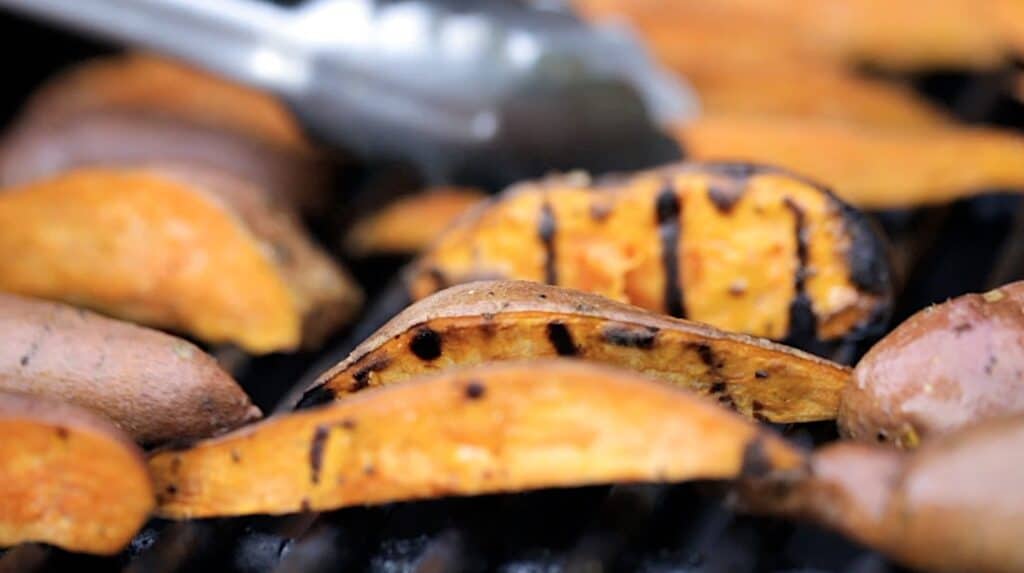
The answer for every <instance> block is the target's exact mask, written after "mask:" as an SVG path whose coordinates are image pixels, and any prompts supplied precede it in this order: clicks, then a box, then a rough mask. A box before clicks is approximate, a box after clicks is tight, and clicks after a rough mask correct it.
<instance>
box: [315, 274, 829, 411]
mask: <svg viewBox="0 0 1024 573" xmlns="http://www.w3.org/2000/svg"><path fill="white" fill-rule="evenodd" d="M554 356H567V357H577V358H582V359H585V360H591V361H594V362H605V363H607V364H609V365H613V366H621V367H624V368H629V369H633V370H637V371H639V372H643V373H644V374H647V375H649V376H651V377H653V378H657V379H660V380H664V381H666V382H670V383H672V384H675V385H677V386H682V387H684V388H688V389H690V390H693V391H696V392H698V393H700V394H704V395H708V396H710V397H711V398H713V399H716V400H718V401H719V402H720V403H722V404H724V405H726V406H728V407H731V408H734V409H736V410H737V411H739V412H741V413H743V414H744V415H746V416H749V417H753V418H756V419H760V420H766V421H771V422H805V421H811V420H823V419H829V418H832V417H834V416H835V413H836V408H837V407H838V404H839V393H840V391H841V390H842V388H843V386H844V385H845V384H846V382H847V379H848V377H849V370H848V369H847V368H844V367H842V366H839V365H837V364H834V363H831V362H828V361H826V360H822V359H820V358H817V357H815V356H811V355H809V354H805V353H803V352H800V351H797V350H793V349H790V348H786V347H784V346H780V345H777V344H772V343H770V342H768V341H765V340H758V339H755V338H750V337H747V336H743V335H737V334H729V333H725V332H722V331H719V330H717V329H714V328H711V327H708V326H705V325H703V324H699V323H693V322H689V321H685V320H679V319H672V318H668V317H665V316H662V315H658V314H655V313H651V312H648V311H644V310H643V309H639V308H636V307H632V306H629V305H625V304H622V303H618V302H614V301H611V300H608V299H605V298H602V297H599V296H596V295H592V294H589V293H584V292H579V291H572V290H568V289H561V288H557V287H552V286H547V285H541V284H537V283H530V282H524V281H503V282H477V283H471V284H468V285H460V286H455V287H451V288H448V289H445V290H443V291H441V292H439V293H437V294H434V295H432V296H429V297H427V298H425V299H423V300H421V301H419V302H418V303H416V304H414V305H412V306H411V307H409V308H407V309H406V310H405V311H404V312H402V313H401V314H399V315H398V316H396V317H395V318H394V319H392V320H391V321H390V322H389V323H388V324H386V325H384V326H383V327H382V328H381V329H380V330H378V331H377V332H376V333H375V334H374V335H373V336H371V337H370V338H369V339H367V340H366V342H364V343H363V344H361V345H360V346H359V347H358V348H356V349H355V350H354V351H353V352H352V354H351V355H350V356H349V357H348V358H347V359H346V360H344V361H343V362H341V363H340V364H338V365H337V366H335V367H334V368H331V369H330V370H329V371H327V372H325V373H324V374H323V375H322V376H320V378H319V379H318V380H317V381H316V382H315V383H314V385H313V386H312V387H311V388H310V389H309V390H308V391H307V392H306V394H305V397H304V400H303V401H302V402H301V403H300V406H303V407H308V406H312V405H317V404H321V403H324V402H327V401H330V400H333V399H336V398H340V397H344V396H346V395H348V394H351V393H353V392H357V391H359V390H362V389H364V388H367V387H370V386H379V385H385V384H393V383H396V382H401V381H404V380H408V379H409V378H413V377H415V376H418V375H421V374H423V373H427V372H432V371H437V370H443V369H447V368H451V367H453V366H463V365H472V364H479V363H485V362H493V361H498V360H515V359H531V358H543V357H554Z"/></svg>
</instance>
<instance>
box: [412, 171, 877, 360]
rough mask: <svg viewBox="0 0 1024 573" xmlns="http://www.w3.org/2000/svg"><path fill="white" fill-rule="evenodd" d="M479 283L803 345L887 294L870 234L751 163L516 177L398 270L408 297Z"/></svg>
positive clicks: (857, 318) (828, 199)
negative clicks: (508, 282)
mask: <svg viewBox="0 0 1024 573" xmlns="http://www.w3.org/2000/svg"><path fill="white" fill-rule="evenodd" d="M485 278H506V279H523V280H532V281H536V282H545V283H548V284H556V285H559V286H565V287H569V288H576V289H580V290H585V291H589V292H594V293H597V294H601V295H603V296H605V297H608V298H611V299H614V300H619V301H625V302H629V303H632V304H634V305H637V306H640V307H643V308H647V309H649V310H654V311H658V312H663V313H666V314H670V315H672V316H677V317H683V318H690V319H693V320H697V321H700V322H706V323H708V324H711V325H713V326H716V327H719V328H722V329H725V330H731V331H736V332H743V333H747V334H752V335H755V336H762V337H765V338H771V339H774V340H783V339H785V340H787V341H788V342H790V343H792V344H793V345H794V346H802V347H808V346H814V344H815V343H817V342H820V341H836V340H843V339H848V338H857V337H859V336H862V335H863V333H864V332H865V331H868V330H871V329H872V328H875V327H877V326H878V324H879V323H880V322H882V321H884V319H885V317H886V313H887V308H888V306H889V302H890V299H891V285H890V279H889V267H888V260H887V259H886V255H885V253H884V248H883V246H882V244H881V242H880V238H879V236H878V235H877V234H876V232H875V231H874V229H873V228H872V227H870V226H869V225H868V224H867V222H866V221H865V220H864V219H863V218H862V217H861V216H860V215H859V214H858V213H856V212H855V211H853V210H852V209H850V208H848V207H847V206H845V205H843V204H842V203H840V202H839V201H837V200H836V199H835V198H834V197H832V196H831V195H830V194H829V193H828V192H827V190H824V189H822V188H820V187H817V186H815V185H813V184H811V183H808V182H806V181H804V180H802V179H800V178H797V177H793V176H791V175H789V174H787V173H785V172H780V171H777V170H774V169H770V168H765V167H759V166H753V165H749V164H733V163H720V164H695V165H683V166H670V167H666V168H662V169H658V170H652V171H646V172H640V173H637V174H635V175H632V176H626V177H609V178H606V179H604V180H599V181H598V182H596V183H591V181H590V180H589V178H586V177H583V176H578V175H569V176H564V177H561V178H549V179H547V180H543V181H541V182H538V183H525V184H521V185H518V186H515V187H513V188H511V189H509V190H507V191H505V192H504V193H502V194H501V195H500V196H499V197H497V198H495V199H494V200H493V201H492V202H490V203H487V204H485V205H483V206H481V207H479V208H477V209H476V210H474V211H473V212H472V213H470V214H467V215H466V216H465V217H464V218H462V219H460V220H459V222H458V224H456V225H455V226H453V227H452V228H451V229H449V231H448V232H447V233H445V235H443V236H442V237H441V238H439V239H438V241H437V242H436V243H435V244H434V245H433V247H432V249H431V250H430V251H428V252H427V253H425V254H424V255H423V256H422V257H421V258H420V260H419V261H418V262H417V263H416V264H415V265H414V267H413V268H412V271H411V272H410V274H409V285H410V287H409V290H410V292H411V294H412V295H413V297H414V298H422V297H424V296H426V295H427V294H430V293H431V292H434V291H436V290H439V289H441V288H444V287H445V286H448V285H451V284H458V283H462V282H468V281H472V280H480V279H485Z"/></svg>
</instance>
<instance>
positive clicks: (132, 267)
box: [0, 168, 361, 353]
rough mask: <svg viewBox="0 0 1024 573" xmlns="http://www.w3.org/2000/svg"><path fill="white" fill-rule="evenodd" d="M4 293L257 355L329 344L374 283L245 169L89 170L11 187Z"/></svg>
mask: <svg viewBox="0 0 1024 573" xmlns="http://www.w3.org/2000/svg"><path fill="white" fill-rule="evenodd" d="M0 251H2V252H6V253H18V256H9V257H3V259H2V260H0V290H6V291H10V292H14V293H18V294H24V295H31V296H38V297H41V298H48V299H56V300H64V301H71V302H75V303H79V304H82V305H84V306H88V307H92V308H96V309H99V310H101V311H103V312H104V313H106V314H110V315H113V316H117V317H120V318H126V319H128V320H132V321H136V322H141V323H144V324H148V325H153V326H158V327H163V328H169V329H175V330H181V331H185V332H188V333H189V334H192V335H194V336H196V337H197V338H200V339H202V340H205V341H208V342H212V343H221V342H232V343H236V344H238V345H239V346H241V347H243V348H244V349H245V350H247V351H249V352H252V353H262V352H271V351H280V350H291V349H294V348H296V347H297V346H298V345H299V343H300V341H305V342H306V343H308V344H315V343H316V342H317V340H318V339H319V337H320V336H322V335H323V334H324V333H326V332H327V331H329V330H330V329H331V328H333V327H335V326H337V325H338V324H339V323H340V322H343V321H344V320H345V319H347V318H348V317H349V316H351V314H352V313H353V311H354V309H355V307H356V306H357V305H358V303H359V301H360V298H361V294H360V293H359V291H358V288H357V287H356V286H355V285H354V284H353V282H352V281H351V279H349V278H348V276H347V275H346V274H345V273H344V271H342V270H341V269H340V268H338V267H337V266H336V265H335V264H334V263H333V262H332V261H331V260H330V259H329V258H328V257H327V255H326V254H325V253H323V252H322V251H320V250H319V249H318V248H317V247H316V246H315V245H314V244H313V243H312V242H311V240H310V239H308V238H307V237H306V235H305V233H304V232H303V230H302V229H301V227H300V226H299V224H298V222H297V219H296V218H295V217H294V215H291V214H290V212H289V211H287V210H286V209H283V208H274V207H272V206H271V204H270V203H269V199H268V198H267V197H265V196H264V195H263V194H261V193H260V192H259V190H258V189H255V188H252V187H250V186H249V185H247V184H246V183H244V182H242V181H240V180H237V179H235V178H233V177H230V176H227V175H223V174H219V173H212V172H203V171H200V170H197V169H191V168H190V169H188V170H187V171H185V170H182V169H146V170H142V169H140V170H135V169H103V168H92V169H82V170H78V171H74V172H71V173H68V174H66V175H63V176H60V177H57V178H55V179H51V180H46V181H41V182H38V183H35V184H31V185H27V186H25V187H21V188H16V189H11V190H8V191H6V192H4V193H0Z"/></svg>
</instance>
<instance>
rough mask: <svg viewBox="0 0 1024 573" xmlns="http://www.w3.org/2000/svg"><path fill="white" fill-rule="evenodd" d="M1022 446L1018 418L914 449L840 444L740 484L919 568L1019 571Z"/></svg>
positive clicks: (751, 500)
mask: <svg viewBox="0 0 1024 573" xmlns="http://www.w3.org/2000/svg"><path fill="white" fill-rule="evenodd" d="M1022 449H1024V418H1022V417H1020V416H1016V417H1013V418H1009V419H1006V418H1004V419H998V420H988V421H986V422H984V423H982V424H979V425H977V426H974V427H970V428H964V429H961V430H958V431H956V432H953V433H950V434H947V435H945V436H940V437H938V438H936V439H935V440H932V441H929V442H926V443H925V444H924V445H922V446H921V448H920V449H918V450H916V451H914V452H912V453H905V452H900V451H898V450H895V449H893V448H887V447H884V446H871V445H868V444H857V443H843V442H840V443H837V444H834V445H830V446H827V447H825V448H824V449H823V450H820V451H818V452H816V453H815V454H814V455H813V456H812V457H811V458H810V463H809V464H808V465H807V466H806V469H804V470H801V471H798V472H796V473H789V474H788V475H781V474H777V475H774V476H771V475H769V476H768V477H762V478H761V479H755V480H752V481H751V482H749V483H746V484H744V487H743V490H742V491H743V496H742V497H743V500H744V502H745V503H746V504H747V505H749V506H750V507H752V508H754V509H756V510H758V511H761V512H769V513H775V514H788V515H794V516H803V517H809V518H811V519H814V520H816V521H819V522H821V523H823V524H825V525H827V526H830V527H832V528H834V529H837V530H838V531H840V532H842V533H844V534H846V535H848V536H850V537H852V538H853V539H856V540H858V541H860V542H861V543H863V544H865V545H867V546H869V547H873V548H875V549H877V550H879V551H881V552H883V553H885V554H886V555H888V556H890V557H892V558H893V559H895V560H897V561H900V562H901V563H904V564H906V565H908V566H911V567H914V568H915V569H921V570H925V571H949V572H954V571H978V572H980V573H1002V572H1011V571H1021V570H1022V569H1024V545H1022V544H1021V543H1020V536H1021V532H1022V531H1024V494H1022V493H1021V490H1020V488H1019V485H1020V484H1021V483H1022V482H1024V463H1021V461H1022V460H1021V453H1020V452H1021V451H1022ZM768 473H769V474H770V473H771V472H768Z"/></svg>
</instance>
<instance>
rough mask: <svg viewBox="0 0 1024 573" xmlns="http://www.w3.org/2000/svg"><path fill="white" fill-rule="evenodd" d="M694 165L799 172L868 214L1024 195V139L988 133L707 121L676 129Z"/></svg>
mask: <svg viewBox="0 0 1024 573" xmlns="http://www.w3.org/2000/svg"><path fill="white" fill-rule="evenodd" d="M675 133H676V136H677V139H678V140H679V141H680V144H681V145H682V146H683V147H684V148H685V149H686V152H687V154H688V157H690V158H691V159H696V160H702V161H712V160H722V159H729V160H733V159H741V160H745V161H753V162H763V163H768V164H772V165H779V166H781V167H785V168H787V169H791V170H793V171H794V172H796V173H800V174H803V175H806V176H808V177H813V178H815V179H817V180H818V181H822V182H824V183H826V184H827V185H829V186H831V187H832V188H834V189H835V192H836V194H837V195H839V197H840V198H842V199H843V200H844V201H847V202H849V203H850V204H852V205H855V206H856V207H859V208H861V209H905V208H914V207H921V206H926V205H937V204H943V203H949V202H952V201H955V200H957V199H963V198H965V197H971V196H975V195H980V194H982V193H987V192H991V191H994V190H996V191H998V190H1021V189H1024V161H1022V158H1024V138H1022V137H1021V136H1019V135H1018V134H1015V133H1010V132H1005V131H999V130H995V129H986V128H968V127H956V126H951V127H936V128H928V129H917V130H896V129H885V128H879V127H872V126H865V125H854V124H850V123H845V122H836V121H829V120H821V119H812V118H805V119H800V120H794V119H788V118H770V117H760V118H759V117H749V116H745V117H741V116H721V115H719V116H705V117H702V118H700V119H697V120H695V121H693V122H691V123H688V124H686V125H680V126H677V127H676V128H675Z"/></svg>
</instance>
